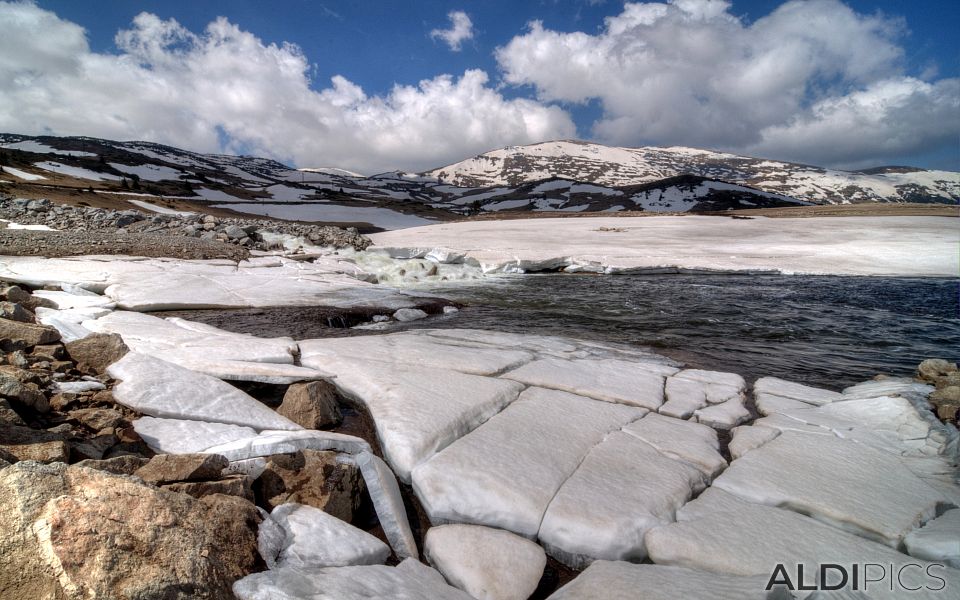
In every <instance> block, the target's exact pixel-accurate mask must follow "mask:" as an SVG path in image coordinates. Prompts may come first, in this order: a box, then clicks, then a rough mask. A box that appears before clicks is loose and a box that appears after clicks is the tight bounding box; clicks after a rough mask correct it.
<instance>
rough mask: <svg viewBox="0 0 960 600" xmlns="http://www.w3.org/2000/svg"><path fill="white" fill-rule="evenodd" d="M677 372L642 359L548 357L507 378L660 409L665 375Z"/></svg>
mask: <svg viewBox="0 0 960 600" xmlns="http://www.w3.org/2000/svg"><path fill="white" fill-rule="evenodd" d="M676 371H677V369H675V368H674V367H669V366H665V365H661V364H656V363H652V364H650V365H647V364H645V363H642V362H638V361H633V362H630V361H624V360H614V359H606V360H561V359H556V358H544V359H541V360H537V361H534V362H531V363H528V364H526V365H523V366H522V367H520V368H518V369H516V370H514V371H511V372H509V373H506V374H505V375H504V377H506V378H507V379H513V380H515V381H519V382H521V383H524V384H527V385H535V386H539V387H545V388H550V389H556V390H563V391H567V392H571V393H574V394H578V395H580V396H587V397H588V398H594V399H596V400H604V401H606V402H617V403H620V404H629V405H631V406H638V407H642V408H645V409H648V410H656V409H657V407H659V406H660V405H661V404H662V403H663V382H664V376H666V375H672V374H673V373H675V372H676Z"/></svg>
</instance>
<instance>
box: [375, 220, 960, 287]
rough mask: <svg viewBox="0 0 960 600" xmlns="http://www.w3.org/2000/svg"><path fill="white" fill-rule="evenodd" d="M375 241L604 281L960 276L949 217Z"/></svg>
mask: <svg viewBox="0 0 960 600" xmlns="http://www.w3.org/2000/svg"><path fill="white" fill-rule="evenodd" d="M611 231H613V232H616V233H612V232H611ZM371 238H372V239H373V240H374V243H375V244H376V246H377V247H380V248H386V249H393V248H412V247H415V248H419V249H421V250H423V251H424V253H426V252H429V251H430V250H431V249H432V248H448V249H451V250H453V251H457V252H461V253H464V254H465V255H466V257H467V258H468V259H470V260H474V261H476V262H477V263H478V264H480V265H481V267H482V268H483V270H484V271H488V272H491V271H492V272H497V271H501V272H510V271H512V272H517V271H526V270H544V269H555V268H563V267H566V266H575V265H583V264H586V265H592V266H593V267H595V268H596V269H598V270H600V271H602V272H618V271H642V270H652V269H657V270H667V269H672V270H674V271H677V270H713V271H747V272H756V271H781V272H784V273H808V274H824V275H827V274H834V275H889V276H894V275H907V276H941V277H952V276H955V275H956V273H957V272H958V270H960V258H958V255H957V252H956V230H955V227H954V224H953V223H952V222H951V219H949V218H942V217H902V218H897V219H886V218H884V217H850V218H844V219H836V218H831V217H825V218H802V219H768V218H754V219H743V220H736V221H731V220H730V219H728V218H725V217H714V216H692V215H690V216H678V217H671V216H664V217H657V218H655V219H651V218H630V217H620V218H617V217H609V218H608V217H602V218H594V219H517V220H510V221H469V222H458V223H441V224H437V225H431V226H430V227H429V228H420V227H417V228H412V229H404V230H401V231H390V232H385V233H379V234H374V235H372V236H371ZM918 256H923V257H924V260H922V261H919V260H917V257H918Z"/></svg>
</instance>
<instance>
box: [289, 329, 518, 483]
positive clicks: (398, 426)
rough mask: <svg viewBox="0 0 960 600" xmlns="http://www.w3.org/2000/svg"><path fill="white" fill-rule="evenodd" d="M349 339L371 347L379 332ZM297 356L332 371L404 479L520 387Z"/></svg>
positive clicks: (435, 371) (413, 368) (357, 360)
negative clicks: (365, 413) (366, 414)
mask: <svg viewBox="0 0 960 600" xmlns="http://www.w3.org/2000/svg"><path fill="white" fill-rule="evenodd" d="M354 339H363V340H367V344H368V345H376V344H377V343H378V340H379V336H377V337H365V338H354ZM305 345H306V344H305ZM317 346H318V344H311V345H307V346H306V347H307V348H316V347H317ZM301 360H302V362H303V363H304V364H306V365H309V366H316V367H318V368H319V367H322V368H324V369H328V370H329V371H332V372H333V373H336V375H337V377H336V379H334V380H333V384H334V385H336V386H337V389H338V390H339V391H340V392H341V393H342V394H343V395H345V396H346V397H348V398H351V399H353V400H354V401H356V402H358V403H360V404H361V405H363V406H364V407H365V408H366V409H367V411H368V412H369V413H370V416H371V417H372V418H373V421H374V426H375V428H376V431H377V437H378V439H379V440H380V444H381V447H382V448H383V455H384V457H385V458H386V459H387V461H388V462H389V463H390V466H392V467H393V469H394V470H395V471H396V473H397V476H398V477H399V478H400V479H401V480H402V481H404V482H409V481H410V472H411V471H412V470H413V469H414V468H415V467H416V466H417V465H418V464H420V463H421V462H423V461H424V460H426V459H428V458H430V457H431V456H433V455H434V454H435V453H436V452H438V451H440V450H442V449H443V448H445V447H447V446H448V445H449V444H450V443H451V442H453V441H454V440H456V439H458V438H460V437H461V436H463V435H465V434H467V433H468V432H470V431H472V430H473V429H474V428H476V427H477V426H478V425H480V424H481V423H483V422H484V421H486V420H487V419H489V418H490V417H492V416H493V415H495V414H496V413H498V412H499V411H500V410H501V409H503V407H504V406H506V405H508V404H509V403H510V402H513V401H514V400H515V399H516V397H517V395H518V394H519V393H520V391H521V390H522V389H523V386H522V385H520V384H518V383H516V382H513V381H507V380H504V379H496V378H493V377H480V376H478V375H469V374H465V373H461V372H459V371H452V370H446V369H440V368H428V367H423V366H419V365H414V364H403V363H401V364H397V363H386V362H379V361H375V360H366V359H364V358H363V357H362V356H340V355H338V354H335V353H330V354H324V355H323V356H322V357H321V356H320V355H318V354H316V353H313V354H310V355H307V356H304V357H303V358H302V359H301Z"/></svg>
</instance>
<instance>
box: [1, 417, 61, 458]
mask: <svg viewBox="0 0 960 600" xmlns="http://www.w3.org/2000/svg"><path fill="white" fill-rule="evenodd" d="M0 455H3V456H4V458H6V460H10V459H9V458H8V457H10V456H12V457H13V458H14V459H15V460H35V461H37V462H43V463H51V462H67V460H68V459H69V457H70V445H69V444H68V443H67V442H66V441H65V440H64V439H63V435H61V434H58V433H51V432H49V431H43V430H39V429H30V428H29V427H20V426H17V425H4V424H0Z"/></svg>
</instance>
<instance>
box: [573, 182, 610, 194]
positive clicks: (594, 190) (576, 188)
mask: <svg viewBox="0 0 960 600" xmlns="http://www.w3.org/2000/svg"><path fill="white" fill-rule="evenodd" d="M570 193H571V194H606V195H607V196H622V195H623V192H622V191H620V190H613V189H610V188H608V187H603V186H599V185H593V184H592V183H576V184H574V185H572V186H570Z"/></svg>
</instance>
